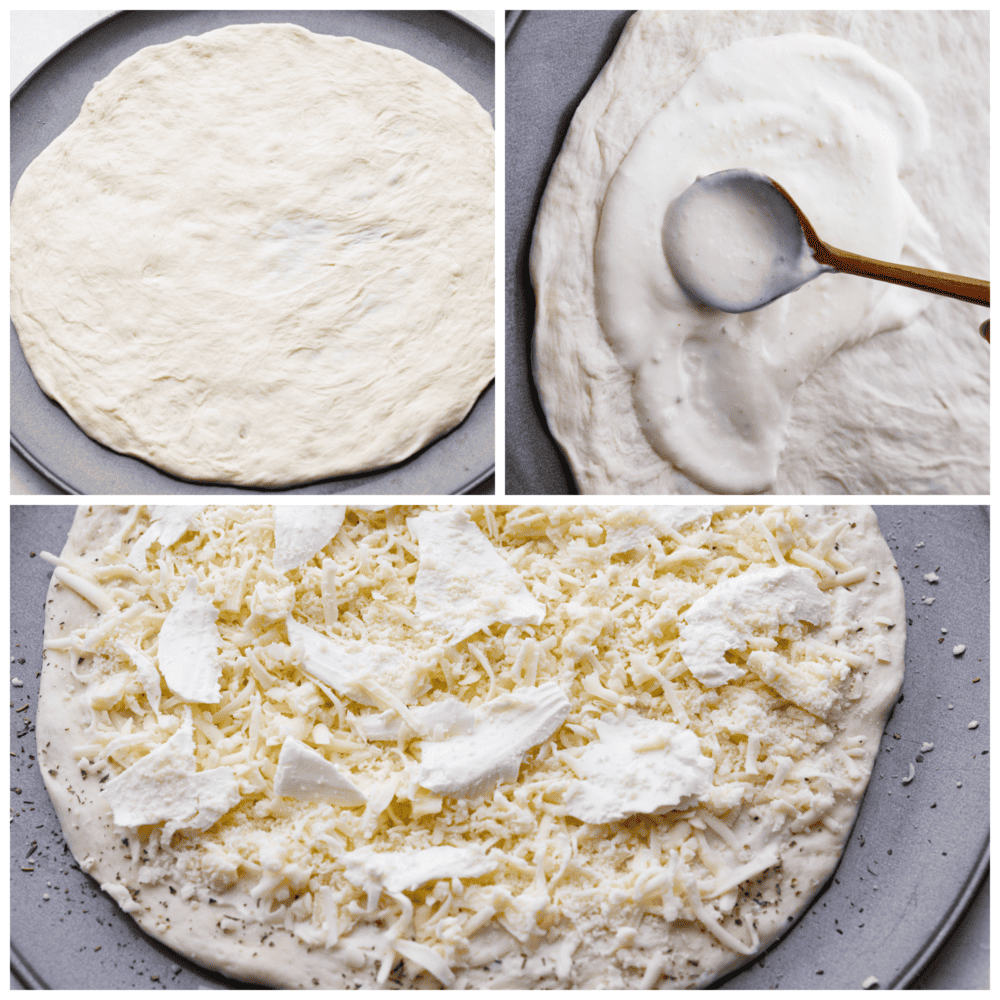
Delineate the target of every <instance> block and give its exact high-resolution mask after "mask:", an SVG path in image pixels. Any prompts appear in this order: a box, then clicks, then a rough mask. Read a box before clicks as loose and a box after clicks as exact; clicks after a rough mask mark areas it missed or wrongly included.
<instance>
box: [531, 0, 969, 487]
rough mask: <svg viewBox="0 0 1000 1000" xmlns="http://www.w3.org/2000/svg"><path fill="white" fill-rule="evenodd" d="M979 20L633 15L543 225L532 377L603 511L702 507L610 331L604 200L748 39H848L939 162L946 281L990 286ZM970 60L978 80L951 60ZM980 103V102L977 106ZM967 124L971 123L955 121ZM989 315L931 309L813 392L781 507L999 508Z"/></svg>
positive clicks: (839, 361) (927, 164)
mask: <svg viewBox="0 0 1000 1000" xmlns="http://www.w3.org/2000/svg"><path fill="white" fill-rule="evenodd" d="M984 17H985V15H982V14H980V13H978V12H969V11H946V12H942V11H864V12H853V13H852V12H848V11H738V12H721V11H699V12H689V13H681V12H673V11H670V12H662V11H661V12H654V11H640V12H639V13H637V14H634V15H633V16H632V17H631V18H630V20H629V22H628V24H627V25H626V27H625V30H624V31H623V32H622V35H621V38H620V39H619V41H618V44H617V45H616V47H615V50H614V52H613V54H612V56H611V58H610V59H609V60H608V62H607V64H606V65H605V66H604V68H603V69H602V71H601V73H600V75H599V76H598V77H597V79H596V80H595V81H594V83H593V85H592V86H591V88H590V90H589V91H588V92H587V94H586V96H585V97H584V99H583V100H582V101H581V102H580V105H579V107H578V108H577V110H576V112H575V114H574V116H573V121H572V123H571V125H570V128H569V131H568V133H567V135H566V140H565V142H564V144H563V147H562V151H561V152H560V154H559V158H558V159H557V161H556V164H555V166H554V167H553V169H552V173H551V175H550V177H549V180H548V183H547V185H546V189H545V195H544V197H543V200H542V205H541V208H540V210H539V214H538V218H537V221H536V224H535V231H534V238H533V243H532V249H531V261H530V264H531V276H532V284H533V286H534V291H535V300H536V302H537V313H536V318H535V327H534V341H533V348H534V358H533V371H534V376H535V381H536V384H537V386H538V390H539V397H540V399H541V402H542V406H543V409H544V411H545V417H546V420H547V424H548V428H549V431H550V432H551V433H552V435H553V436H554V438H555V439H556V441H557V442H558V443H559V445H560V447H561V448H562V450H563V452H564V454H565V455H566V458H567V460H568V462H569V465H570V467H571V468H572V471H573V475H574V478H575V480H576V485H577V487H578V489H579V491H580V492H581V493H586V494H701V493H704V492H706V491H705V490H704V489H703V488H702V487H701V486H699V485H697V484H696V483H694V482H693V481H692V480H691V479H689V478H688V477H687V476H685V475H683V474H682V473H681V472H680V471H679V470H678V469H677V468H676V467H675V466H674V465H673V464H672V463H670V462H669V461H667V460H665V459H663V458H661V457H660V456H659V455H657V454H656V452H655V451H654V450H653V449H652V447H651V446H650V445H649V443H648V442H647V440H646V438H645V437H644V435H643V433H642V430H641V428H640V425H639V421H638V418H637V416H636V413H635V409H634V407H633V405H632V376H631V375H630V374H629V373H628V372H627V371H626V370H625V369H624V368H623V367H622V365H621V364H620V363H619V362H618V360H617V359H616V358H615V356H614V354H613V352H612V350H611V348H610V346H609V345H608V343H607V340H606V338H605V336H604V333H603V331H602V329H601V327H600V324H599V322H598V320H597V315H596V308H595V302H594V260H593V258H594V245H595V240H596V237H597V229H598V223H599V220H600V214H601V208H602V205H603V202H604V197H605V194H606V192H607V189H608V185H609V184H610V183H611V180H612V178H613V177H614V175H615V173H616V171H617V170H618V168H619V166H620V165H621V163H622V161H623V160H624V158H625V156H626V155H627V154H628V152H629V150H630V148H631V147H632V144H633V142H634V141H635V139H636V137H637V136H638V135H639V133H640V132H641V130H642V128H643V126H644V125H645V124H646V123H647V122H648V121H649V119H650V118H651V117H652V116H653V115H654V114H655V113H656V112H657V111H658V110H659V109H660V108H662V107H663V106H664V105H666V104H667V103H668V102H669V101H670V100H671V99H672V98H673V97H674V95H675V94H676V93H677V91H678V90H679V89H680V88H681V86H682V85H683V84H684V82H685V81H686V80H687V79H688V77H689V76H690V75H691V73H692V72H693V71H694V70H695V68H696V67H697V66H698V65H699V63H700V62H701V61H702V60H703V59H704V58H705V56H706V55H707V54H708V53H710V52H713V51H716V50H719V49H724V48H726V47H727V46H729V45H731V44H732V43H734V42H736V41H738V40H739V39H743V38H757V37H767V36H771V35H777V34H785V33H789V32H810V33H815V34H820V35H830V36H834V37H838V38H843V39H845V40H846V41H849V42H851V43H853V44H855V45H857V46H859V47H861V48H862V49H864V50H865V51H866V52H868V53H869V54H870V55H871V56H873V57H874V58H875V59H876V60H878V61H879V62H881V63H882V64H883V65H885V66H887V67H889V68H890V69H893V70H895V71H896V72H898V73H900V74H902V75H903V76H904V77H905V78H906V79H908V80H909V81H910V82H911V83H912V84H913V86H914V87H915V88H916V90H917V91H918V93H919V94H920V96H921V97H922V98H923V100H924V101H925V103H926V104H927V107H928V110H929V112H930V118H931V133H932V139H931V141H932V144H933V146H932V151H931V154H930V155H929V156H927V157H925V158H924V160H923V161H922V162H921V163H920V164H919V166H918V167H917V168H916V169H915V170H914V171H913V172H912V173H911V174H909V175H908V176H907V177H906V178H904V183H905V186H906V189H907V191H908V192H909V193H910V195H911V196H912V197H913V200H914V202H915V204H916V205H917V207H918V208H919V210H920V211H921V213H922V214H923V215H924V216H925V217H926V218H927V219H928V220H929V221H930V223H931V225H932V227H933V228H934V229H935V230H936V231H937V233H938V234H939V236H940V240H941V250H942V256H943V258H944V261H945V263H946V266H947V269H948V270H951V271H954V272H956V273H961V274H969V275H974V276H985V275H987V274H988V273H989V256H988V249H989V235H988V234H989V227H988V213H987V212H986V211H985V206H987V205H988V204H989V192H988V176H989V172H988V169H987V165H988V163H989V140H988V136H989V107H988V101H987V100H986V95H987V92H988V91H987V88H986V87H985V81H986V80H987V78H988V73H989V68H988V67H989V53H988V43H987V41H986V38H987V35H988V32H987V31H986V28H985V26H984V25H985V21H984V20H983V18H984ZM954 51H962V52H963V53H965V57H964V58H963V60H962V65H961V71H960V72H956V71H955V63H954V60H953V59H951V58H950V57H949V55H948V53H949V52H954ZM970 94H971V95H973V96H971V97H970ZM956 109H960V110H956ZM984 318H985V316H984V314H983V310H982V309H981V308H978V309H977V307H975V306H972V305H969V304H967V303H962V302H957V301H954V300H951V299H945V298H943V297H941V296H931V297H930V302H929V303H928V305H927V308H926V310H925V311H924V312H923V314H922V315H921V316H920V317H919V318H918V319H916V320H915V321H913V322H911V323H908V324H907V325H906V326H905V327H904V328H903V329H900V330H893V331H890V332H886V333H881V334H879V335H878V336H876V337H874V338H873V339H871V340H869V341H867V342H866V343H863V344H859V345H856V346H853V347H846V348H845V349H842V350H839V351H838V352H837V353H836V354H834V355H833V357H832V358H830V359H829V360H827V361H826V362H825V363H824V364H823V365H822V366H821V367H820V368H819V369H818V370H817V371H815V372H813V374H812V375H810V376H809V378H807V379H806V381H805V382H804V383H803V384H802V385H801V386H800V387H799V388H798V389H797V390H796V392H795V395H794V397H793V400H792V410H791V416H790V421H789V426H788V438H787V441H786V444H785V449H784V452H783V453H782V457H781V460H780V463H779V466H778V476H777V480H776V482H775V485H774V487H773V492H775V493H776V494H785V495H798V494H824V495H830V494H897V493H898V494H911V493H913V494H924V493H985V492H988V490H989V351H988V347H987V346H986V345H985V344H984V343H983V342H982V339H981V338H980V337H979V334H978V326H979V323H980V322H981V320H982V319H984Z"/></svg>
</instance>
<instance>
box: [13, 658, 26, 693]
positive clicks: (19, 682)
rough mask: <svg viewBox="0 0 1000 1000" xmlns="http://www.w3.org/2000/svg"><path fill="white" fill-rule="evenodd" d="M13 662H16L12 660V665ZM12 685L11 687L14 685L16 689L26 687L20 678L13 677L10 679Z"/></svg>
mask: <svg viewBox="0 0 1000 1000" xmlns="http://www.w3.org/2000/svg"><path fill="white" fill-rule="evenodd" d="M13 662H14V661H13V660H11V663H13ZM10 683H11V685H12V686H13V687H16V688H21V687H24V681H22V680H21V679H20V678H18V677H12V678H11V679H10Z"/></svg>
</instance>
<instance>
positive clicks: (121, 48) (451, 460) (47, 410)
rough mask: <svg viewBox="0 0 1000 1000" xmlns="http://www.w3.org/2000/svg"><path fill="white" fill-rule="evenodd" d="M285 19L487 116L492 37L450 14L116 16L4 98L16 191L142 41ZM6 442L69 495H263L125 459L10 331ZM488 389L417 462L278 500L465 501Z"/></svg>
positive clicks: (489, 432) (486, 451) (486, 449)
mask: <svg viewBox="0 0 1000 1000" xmlns="http://www.w3.org/2000/svg"><path fill="white" fill-rule="evenodd" d="M268 21H273V22H291V23H294V24H300V25H302V26H303V27H304V28H308V29H309V30H310V31H315V32H319V33H326V34H333V35H353V36H354V37H355V38H360V39H363V40H364V41H368V42H372V43H375V44H377V45H386V46H389V47H391V48H396V49H401V50H402V51H404V52H408V53H409V54H410V55H412V56H415V57H416V58H417V59H420V60H421V61H423V62H425V63H428V64H429V65H431V66H435V67H436V68H437V69H439V70H441V71H442V72H443V73H445V74H446V75H447V76H449V77H451V79H453V80H454V81H455V82H456V83H458V84H459V85H460V86H461V87H463V88H464V89H465V90H467V91H468V92H469V93H470V94H472V95H473V97H475V98H476V100H477V101H479V103H480V104H481V105H482V106H483V107H484V108H485V109H486V110H487V111H489V112H490V114H491V115H493V112H494V41H493V39H492V38H491V37H490V36H489V35H488V34H487V33H486V32H484V31H482V30H481V29H479V28H478V27H476V26H475V25H474V24H472V23H470V22H469V21H466V20H465V19H464V18H462V17H460V16H458V15H457V14H452V13H450V12H448V11H405V10H375V11H360V10H315V11H268V10H265V11H232V10H227V11H204V10H186V11H123V12H121V13H118V14H114V15H112V16H111V17H108V18H106V19H105V20H103V21H99V22H98V23H97V24H95V25H94V26H93V27H91V28H89V29H88V30H87V31H85V32H83V33H82V34H80V35H78V36H77V37H76V38H74V39H73V40H72V41H71V42H69V43H68V44H67V45H65V46H64V47H63V48H61V49H59V51H58V52H56V53H55V54H54V55H53V56H51V57H50V58H49V59H48V60H47V61H46V62H45V63H43V64H42V65H41V66H39V67H38V69H36V70H35V71H34V73H32V74H31V76H29V77H28V78H27V79H26V80H25V81H24V83H22V84H21V86H20V87H18V89H17V90H16V91H15V93H14V95H13V97H12V98H11V108H10V121H11V131H10V146H11V174H10V182H11V195H12V196H13V192H14V187H15V186H16V184H17V181H18V179H19V178H20V176H21V174H22V172H23V171H24V169H25V167H26V166H27V165H28V164H29V163H30V162H31V161H32V160H33V159H34V158H35V157H36V156H38V154H39V153H40V152H41V151H42V150H43V149H44V148H45V147H46V146H47V145H48V144H49V143H50V142H51V141H52V140H53V139H54V138H55V137H56V136H57V135H59V134H60V133H61V132H62V131H64V130H65V129H66V127H67V126H69V125H70V124H71V123H72V122H73V121H74V120H75V119H76V117H77V115H78V114H79V111H80V107H81V105H82V104H83V101H84V98H85V97H86V96H87V94H88V93H89V91H90V88H91V87H92V86H93V85H94V83H95V82H96V81H98V80H100V79H102V78H103V77H105V76H107V74H108V73H109V72H111V70H112V69H114V67H115V66H117V65H118V64H119V63H120V62H121V61H122V60H123V59H126V58H128V57H129V56H130V55H133V54H134V53H135V52H137V51H138V50H139V49H141V48H144V47H145V46H147V45H155V44H159V43H162V42H169V41H172V40H174V39H177V38H181V37H183V36H184V35H197V34H202V33H204V32H206V31H211V30H212V29H213V28H220V27H223V26H224V25H227V24H257V23H263V22H268ZM10 330H11V372H10V386H11V388H10V395H11V442H12V444H13V447H14V448H15V449H16V451H17V452H18V453H19V454H20V455H21V456H22V457H23V458H24V459H25V460H26V461H27V462H28V463H29V464H30V465H31V466H32V467H33V468H34V469H35V470H36V471H37V472H39V473H40V474H41V475H42V476H44V477H45V478H46V479H47V480H48V481H49V482H51V483H52V484H53V485H54V486H56V487H57V488H59V489H62V490H65V491H66V492H67V493H80V494H95V495H100V494H104V495H108V494H131V495H138V494H162V493H180V494H198V493H214V494H217V493H219V491H220V489H225V490H227V491H232V492H234V493H240V492H248V493H260V492H265V491H263V490H261V489H259V488H252V489H241V488H240V487H232V486H229V485H224V486H222V487H220V485H218V484H211V483H196V482H189V481H187V480H183V479H179V478H176V477H174V476H171V475H169V474H168V473H165V472H162V471H160V470H159V469H157V468H155V467H154V466H152V465H149V464H148V463H146V462H144V461H142V460H141V459H137V458H132V457H130V456H127V455H121V454H119V453H118V452H115V451H112V450H111V449H109V448H105V447H104V446H103V445H100V444H98V443H97V442H96V441H94V440H93V439H91V438H90V437H88V436H87V435H86V434H84V432H83V431H82V430H80V428H79V427H78V426H77V425H76V424H75V423H74V422H73V421H72V420H71V419H70V417H69V416H68V415H67V413H66V412H65V411H64V410H63V409H62V407H60V406H59V405H58V404H57V403H55V402H53V401H52V400H51V399H49V398H48V397H47V396H46V395H45V394H44V393H43V392H42V391H41V389H40V388H39V387H38V383H37V382H36V381H35V379H34V376H33V375H32V374H31V369H30V368H29V367H28V364H27V361H26V360H25V358H24V354H23V353H22V351H21V345H20V342H19V340H18V337H17V333H16V331H15V329H14V326H13V324H11V328H10ZM495 400H496V388H495V383H492V382H491V383H490V385H489V386H488V387H487V388H486V389H485V390H484V391H483V393H482V394H481V395H480V397H479V399H478V400H477V401H476V403H475V405H474V406H473V408H472V411H471V412H470V413H469V415H468V416H467V417H466V418H465V420H464V421H463V422H462V423H461V424H460V425H459V426H458V427H456V428H455V429H454V430H452V431H451V432H450V433H448V434H446V435H444V436H443V437H440V438H438V439H437V440H436V441H434V442H432V443H431V444H430V445H428V446H427V447H426V448H424V449H423V450H421V451H420V452H418V453H417V454H416V455H414V456H412V457H411V458H409V459H407V460H406V461H405V462H401V463H399V464H397V465H394V466H391V467H389V468H386V469H380V470H378V471H375V472H372V473H368V474H363V475H353V476H341V477H337V478H334V479H325V480H322V481H319V482H312V483H307V484H301V485H298V486H293V487H288V488H285V489H283V490H280V491H278V492H283V493H312V494H335V493H348V492H350V493H368V494H378V495H385V496H390V495H391V496H398V495H402V494H421V495H428V494H451V493H465V492H468V491H469V490H471V489H473V488H475V487H476V486H479V485H480V484H482V483H483V481H484V480H486V479H487V478H488V477H489V475H490V474H491V473H492V471H493V469H494V466H495V435H494V409H495Z"/></svg>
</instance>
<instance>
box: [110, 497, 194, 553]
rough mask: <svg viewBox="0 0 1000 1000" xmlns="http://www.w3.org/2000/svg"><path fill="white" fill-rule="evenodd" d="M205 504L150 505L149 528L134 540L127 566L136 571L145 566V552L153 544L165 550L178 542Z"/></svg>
mask: <svg viewBox="0 0 1000 1000" xmlns="http://www.w3.org/2000/svg"><path fill="white" fill-rule="evenodd" d="M205 506H206V505H205V504H203V503H202V504H152V505H151V506H149V507H147V508H146V509H147V511H148V512H149V520H150V522H151V523H150V525H149V527H148V528H147V529H146V530H145V531H144V532H143V533H142V534H141V535H140V536H139V537H138V538H137V539H136V541H135V543H134V544H133V545H132V548H131V550H130V552H129V554H128V564H129V565H130V566H134V567H135V568H136V569H144V568H145V566H146V552H147V550H148V549H149V547H150V546H151V545H152V544H153V543H154V542H159V543H160V544H161V545H162V546H164V547H165V548H168V549H169V548H170V546H171V545H173V544H175V543H176V542H179V541H180V540H181V538H183V537H184V533H185V532H186V531H187V530H188V528H190V527H191V521H192V520H193V519H194V518H195V517H196V516H197V515H198V514H200V513H201V512H202V511H203V510H204V509H205Z"/></svg>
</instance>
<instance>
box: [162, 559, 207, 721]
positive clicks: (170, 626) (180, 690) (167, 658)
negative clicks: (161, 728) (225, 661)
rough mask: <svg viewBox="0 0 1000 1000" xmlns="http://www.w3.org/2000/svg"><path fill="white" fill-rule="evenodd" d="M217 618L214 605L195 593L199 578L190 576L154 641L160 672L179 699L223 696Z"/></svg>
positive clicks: (192, 699) (204, 699)
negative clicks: (157, 637)
mask: <svg viewBox="0 0 1000 1000" xmlns="http://www.w3.org/2000/svg"><path fill="white" fill-rule="evenodd" d="M217 618H218V612H217V611H216V610H215V605H214V604H212V602H211V601H210V600H209V599H208V598H207V597H201V596H200V595H199V594H198V580H197V579H196V578H195V577H193V576H192V577H190V578H189V579H188V582H187V586H185V588H184V590H183V591H181V596H180V597H179V598H178V600H177V603H176V604H175V605H174V606H173V607H172V608H171V609H170V613H169V614H168V615H167V617H166V620H165V621H164V622H163V625H162V627H161V628H160V638H159V643H158V645H157V659H158V660H159V665H160V673H161V674H163V679H164V680H165V681H166V682H167V687H168V688H170V690H171V691H172V692H173V693H174V694H175V695H177V697H178V698H180V699H181V700H182V701H197V702H204V703H205V704H208V705H214V704H215V703H216V702H218V700H219V699H220V698H221V697H222V692H221V691H220V689H219V678H220V677H221V676H222V658H221V656H220V655H219V650H220V649H221V648H222V636H221V635H219V628H218V626H217V625H216V619H217Z"/></svg>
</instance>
